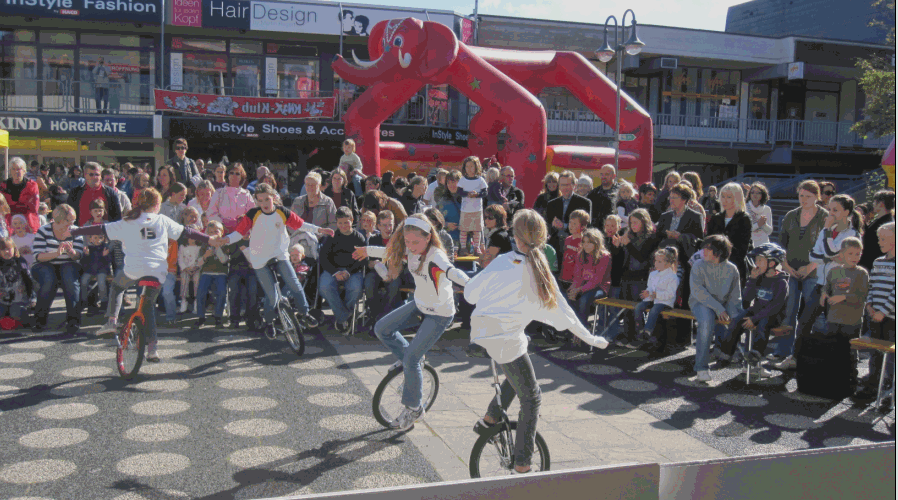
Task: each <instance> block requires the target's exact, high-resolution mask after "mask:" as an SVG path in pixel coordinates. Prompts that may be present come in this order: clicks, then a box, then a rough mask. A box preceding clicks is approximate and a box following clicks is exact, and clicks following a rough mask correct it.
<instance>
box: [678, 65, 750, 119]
mask: <svg viewBox="0 0 898 500" xmlns="http://www.w3.org/2000/svg"><path fill="white" fill-rule="evenodd" d="M740 83H741V73H740V72H739V71H720V70H712V69H703V68H678V69H675V70H671V71H667V72H666V73H665V75H664V86H663V91H662V111H663V113H664V114H669V115H673V116H678V117H679V118H678V119H675V120H673V119H672V122H676V123H679V124H682V125H686V124H688V125H690V126H707V127H730V126H734V123H735V122H734V120H736V119H738V118H739V85H740Z"/></svg>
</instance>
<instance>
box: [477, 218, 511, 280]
mask: <svg viewBox="0 0 898 500" xmlns="http://www.w3.org/2000/svg"><path fill="white" fill-rule="evenodd" d="M483 224H484V226H486V231H487V232H486V235H485V236H486V251H484V252H483V255H481V256H480V266H481V267H483V268H485V267H486V266H488V265H490V262H492V261H493V260H494V259H495V258H496V257H498V256H500V255H502V254H503V253H508V252H510V251H511V250H512V246H511V237H510V236H508V222H507V220H506V215H505V209H504V208H502V205H490V206H488V207H486V209H485V210H484V211H483Z"/></svg>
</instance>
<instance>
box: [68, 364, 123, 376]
mask: <svg viewBox="0 0 898 500" xmlns="http://www.w3.org/2000/svg"><path fill="white" fill-rule="evenodd" d="M59 373H60V374H61V375H62V376H64V377H71V378H91V377H102V376H104V375H108V374H110V373H112V368H111V367H109V366H97V365H85V366H76V367H75V368H69V369H67V370H63V371H61V372H59Z"/></svg>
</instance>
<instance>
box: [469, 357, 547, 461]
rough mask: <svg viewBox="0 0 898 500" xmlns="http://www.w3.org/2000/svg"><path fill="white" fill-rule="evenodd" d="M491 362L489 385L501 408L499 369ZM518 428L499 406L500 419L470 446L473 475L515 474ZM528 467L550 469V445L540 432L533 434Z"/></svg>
mask: <svg viewBox="0 0 898 500" xmlns="http://www.w3.org/2000/svg"><path fill="white" fill-rule="evenodd" d="M490 365H491V366H492V368H493V383H492V386H493V387H494V388H495V389H496V403H498V404H499V407H500V408H501V407H502V386H501V384H499V371H498V370H497V369H496V362H495V361H494V360H492V359H491V360H490ZM517 428H518V423H517V422H513V421H511V420H509V418H508V413H506V411H505V409H504V408H502V419H501V420H499V421H498V422H496V423H495V424H493V425H492V427H491V428H490V429H489V431H488V432H486V433H485V434H481V436H480V437H479V438H478V439H477V441H476V442H475V443H474V447H473V448H472V449H471V459H470V461H469V468H470V473H471V477H472V478H478V477H496V476H508V475H511V474H514V470H513V469H514V440H515V432H516V430H517ZM530 469H531V470H532V471H533V472H543V471H547V470H549V446H548V445H547V444H546V440H545V439H543V437H542V435H540V433H539V432H537V433H536V445H535V446H534V447H533V458H532V461H531V462H530Z"/></svg>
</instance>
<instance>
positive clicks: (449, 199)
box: [434, 170, 461, 254]
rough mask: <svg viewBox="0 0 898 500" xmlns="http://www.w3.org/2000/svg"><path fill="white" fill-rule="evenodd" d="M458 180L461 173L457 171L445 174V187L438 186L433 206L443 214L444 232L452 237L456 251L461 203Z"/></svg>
mask: <svg viewBox="0 0 898 500" xmlns="http://www.w3.org/2000/svg"><path fill="white" fill-rule="evenodd" d="M460 179H461V172H459V171H458V170H453V171H451V172H449V173H447V174H446V185H445V186H440V187H439V188H437V190H436V192H435V193H434V204H435V206H436V209H437V210H439V211H440V213H441V214H443V219H444V220H445V221H446V231H447V232H448V233H449V236H452V241H453V242H454V243H455V245H454V247H455V248H456V249H457V248H458V241H459V229H458V224H459V223H460V222H461V201H460V200H459V197H458V181H459V180H460ZM456 254H457V252H456Z"/></svg>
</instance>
